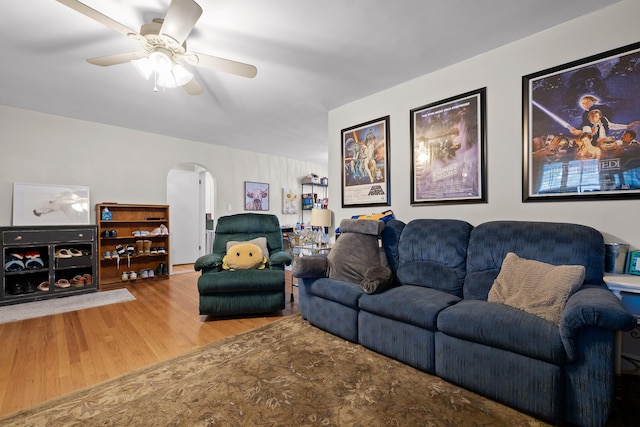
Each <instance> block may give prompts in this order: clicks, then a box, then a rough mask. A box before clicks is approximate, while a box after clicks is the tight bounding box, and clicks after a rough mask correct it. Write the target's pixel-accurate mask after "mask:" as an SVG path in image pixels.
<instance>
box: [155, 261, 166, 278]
mask: <svg viewBox="0 0 640 427" xmlns="http://www.w3.org/2000/svg"><path fill="white" fill-rule="evenodd" d="M168 275H169V267H167V264H165V263H164V262H161V263H160V264H158V267H157V268H156V276H168Z"/></svg>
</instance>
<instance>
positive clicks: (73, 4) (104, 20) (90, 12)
mask: <svg viewBox="0 0 640 427" xmlns="http://www.w3.org/2000/svg"><path fill="white" fill-rule="evenodd" d="M57 1H58V2H59V3H62V4H63V5H65V6H68V7H70V8H71V9H73V10H75V11H77V12H80V13H81V14H83V15H85V16H88V17H89V18H91V19H93V20H95V21H98V22H99V23H101V24H102V25H104V26H105V27H109V28H111V29H112V30H114V31H117V32H119V33H120V34H123V35H125V36H129V35H130V34H138V32H137V31H133V30H132V29H130V28H128V27H126V26H124V25H122V24H121V23H119V22H117V21H114V20H113V19H111V18H109V17H108V16H106V15H103V14H102V13H100V12H98V11H97V10H95V9H92V8H90V7H89V6H87V5H86V4H84V3H80V2H79V1H77V0H57Z"/></svg>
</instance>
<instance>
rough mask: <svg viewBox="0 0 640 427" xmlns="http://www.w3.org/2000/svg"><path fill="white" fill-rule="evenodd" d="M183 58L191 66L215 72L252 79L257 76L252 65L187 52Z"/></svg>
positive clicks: (256, 71) (255, 69)
mask: <svg viewBox="0 0 640 427" xmlns="http://www.w3.org/2000/svg"><path fill="white" fill-rule="evenodd" d="M183 58H184V60H185V61H187V62H188V63H189V64H191V65H195V66H198V67H204V68H209V69H211V70H215V71H223V72H225V73H230V74H235V75H238V76H242V77H248V78H253V77H255V76H256V74H258V69H257V68H256V67H254V66H253V65H250V64H245V63H243V62H237V61H232V60H230V59H224V58H218V57H217V56H211V55H205V54H204V53H195V52H188V53H187V54H185V55H184V57H183Z"/></svg>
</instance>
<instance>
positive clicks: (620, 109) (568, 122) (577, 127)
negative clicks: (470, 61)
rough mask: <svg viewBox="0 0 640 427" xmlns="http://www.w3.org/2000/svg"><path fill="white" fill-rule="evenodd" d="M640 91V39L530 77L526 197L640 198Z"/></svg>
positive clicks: (525, 84)
mask: <svg viewBox="0 0 640 427" xmlns="http://www.w3.org/2000/svg"><path fill="white" fill-rule="evenodd" d="M638 88H640V43H634V44H631V45H628V46H624V47H620V48H617V49H613V50H609V51H607V52H603V53H600V54H597V55H593V56H589V57H587V58H583V59H580V60H577V61H573V62H569V63H566V64H563V65H559V66H556V67H553V68H549V69H546V70H542V71H539V72H536V73H533V74H529V75H526V76H524V77H523V78H522V99H523V107H522V134H523V137H522V138H523V141H522V146H523V149H522V154H523V156H522V201H523V202H549V201H587V200H621V199H633V198H640V143H638V139H637V133H638V132H640V127H639V126H638V125H639V124H640V121H639V120H640V90H638ZM596 110H597V111H596ZM629 131H630V132H629ZM625 134H626V135H625Z"/></svg>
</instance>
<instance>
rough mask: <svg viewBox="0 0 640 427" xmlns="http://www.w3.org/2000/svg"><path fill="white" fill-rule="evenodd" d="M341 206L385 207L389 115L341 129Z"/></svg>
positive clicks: (387, 189) (388, 174) (388, 196)
mask: <svg viewBox="0 0 640 427" xmlns="http://www.w3.org/2000/svg"><path fill="white" fill-rule="evenodd" d="M340 135H341V144H342V148H341V151H342V207H343V208H346V207H356V206H389V205H391V195H390V194H389V191H390V188H391V184H390V176H391V175H390V173H389V116H385V117H381V118H379V119H375V120H371V121H369V122H366V123H362V124H359V125H355V126H351V127H348V128H346V129H342V131H341V132H340Z"/></svg>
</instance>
